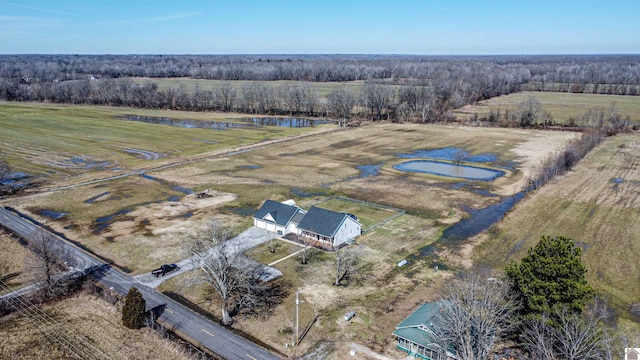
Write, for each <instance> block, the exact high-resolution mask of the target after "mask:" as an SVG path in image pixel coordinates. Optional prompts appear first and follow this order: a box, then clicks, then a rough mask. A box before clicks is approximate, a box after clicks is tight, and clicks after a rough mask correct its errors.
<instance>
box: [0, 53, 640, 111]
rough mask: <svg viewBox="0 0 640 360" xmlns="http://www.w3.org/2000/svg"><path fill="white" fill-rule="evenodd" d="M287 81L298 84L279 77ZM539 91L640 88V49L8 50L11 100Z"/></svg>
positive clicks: (257, 99) (352, 102)
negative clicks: (324, 87)
mask: <svg viewBox="0 0 640 360" xmlns="http://www.w3.org/2000/svg"><path fill="white" fill-rule="evenodd" d="M141 77H144V78H150V79H153V78H178V77H179V78H192V79H209V80H223V81H225V82H224V83H222V84H219V85H218V86H212V87H211V88H203V87H200V86H198V85H196V88H195V89H194V90H193V91H187V90H186V89H185V88H184V87H180V86H176V87H169V88H168V89H159V87H158V84H157V83H156V82H154V81H153V80H150V81H147V82H144V83H139V82H135V81H134V80H133V78H141ZM235 80H245V81H248V80H251V81H250V82H245V83H243V84H242V86H237V85H236V84H233V83H232V82H233V81H235ZM284 80H288V81H298V82H299V83H291V82H290V83H284V84H283V83H274V82H273V81H284ZM351 81H357V82H358V87H357V89H359V91H356V90H354V88H353V87H347V86H346V85H345V86H344V88H341V87H340V85H337V86H338V87H337V88H336V89H334V90H332V91H331V93H330V94H329V95H328V96H326V97H321V96H320V95H319V93H318V90H317V87H316V86H313V84H315V83H318V82H320V83H327V82H339V83H344V82H351ZM532 89H533V90H538V91H566V92H586V93H603V94H618V95H638V94H640V92H639V89H640V56H635V55H618V56H616V55H600V56H596V55H584V56H399V55H397V56H392V55H377V56H376V55H220V56H214V55H210V56H206V55H182V56H178V55H169V56H166V55H118V56H116V55H5V56H0V100H9V101H42V102H54V103H70V104H95V105H112V106H131V107H139V108H154V109H156V108H158V109H180V110H192V111H225V112H227V111H237V112H242V113H252V114H270V115H290V116H292V115H304V116H330V117H334V118H337V119H342V120H345V121H346V120H348V118H349V117H351V115H352V114H354V115H356V116H359V117H362V118H369V119H371V120H381V119H390V120H398V121H415V122H439V121H446V120H448V119H451V116H450V114H449V113H448V112H449V111H450V110H451V109H455V108H459V107H461V106H464V105H467V104H473V103H476V102H478V101H481V100H485V99H489V98H492V97H495V96H500V95H506V94H510V93H513V92H518V91H522V90H532ZM347 109H348V110H349V111H347Z"/></svg>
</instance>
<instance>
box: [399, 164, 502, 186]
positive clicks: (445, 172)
mask: <svg viewBox="0 0 640 360" xmlns="http://www.w3.org/2000/svg"><path fill="white" fill-rule="evenodd" d="M393 168H394V169H396V170H400V171H406V172H418V173H427V174H434V175H440V176H448V177H455V178H462V179H469V180H483V181H492V180H495V179H496V178H499V177H500V176H503V175H504V174H505V172H504V171H501V170H493V169H486V168H480V167H475V166H469V165H456V164H452V163H446V162H440V161H432V160H411V161H406V162H403V163H400V164H397V165H394V166H393Z"/></svg>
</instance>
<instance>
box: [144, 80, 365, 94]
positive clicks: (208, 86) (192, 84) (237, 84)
mask: <svg viewBox="0 0 640 360" xmlns="http://www.w3.org/2000/svg"><path fill="white" fill-rule="evenodd" d="M132 79H133V82H135V83H137V84H145V83H148V82H152V83H156V84H158V90H161V91H166V90H167V89H169V88H181V87H182V88H183V89H184V90H185V91H186V92H187V93H190V94H191V93H193V92H194V91H195V89H196V86H197V87H199V88H200V89H201V90H216V89H219V88H220V87H221V86H222V84H231V86H232V87H233V88H235V89H236V91H241V90H242V88H243V87H245V86H251V85H253V84H261V85H266V86H268V87H270V88H271V87H273V88H278V87H281V86H284V85H295V86H299V85H302V84H306V85H309V86H310V87H311V88H312V89H314V90H315V91H316V92H317V93H318V96H319V97H320V98H321V99H326V97H327V96H328V95H329V94H330V93H331V92H332V91H334V90H337V89H343V88H348V89H350V90H352V91H353V92H354V93H356V94H357V93H358V91H359V90H360V87H362V84H364V81H347V82H311V81H296V80H278V81H258V80H228V81H227V80H206V79H192V78H140V77H138V78H132Z"/></svg>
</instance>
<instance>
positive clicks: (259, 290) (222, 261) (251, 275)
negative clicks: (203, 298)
mask: <svg viewBox="0 0 640 360" xmlns="http://www.w3.org/2000/svg"><path fill="white" fill-rule="evenodd" d="M229 238H230V232H229V230H228V229H226V228H223V227H222V226H221V225H220V224H218V223H217V222H211V223H209V224H208V226H207V228H206V230H205V231H204V232H203V233H201V234H199V235H197V236H194V237H192V238H190V239H188V241H187V244H186V246H187V250H188V251H189V253H190V254H191V255H193V262H194V265H195V266H196V267H198V268H200V270H202V271H201V272H200V276H197V277H196V278H195V279H194V281H193V284H191V285H194V284H207V285H209V286H210V287H211V289H213V290H214V292H215V293H216V294H217V295H218V296H219V297H220V301H221V308H220V311H221V315H222V319H221V321H222V323H223V324H224V325H229V324H231V320H232V317H233V316H234V315H236V314H237V313H239V312H240V311H241V310H243V309H251V308H254V307H256V306H259V305H260V304H261V302H262V301H264V300H265V296H264V294H265V292H266V291H267V286H266V285H265V283H264V281H262V279H263V278H264V277H265V273H264V272H263V267H262V266H261V265H260V264H258V263H256V262H254V261H252V260H250V259H249V258H248V257H246V256H245V255H244V254H242V252H241V251H238V249H236V248H234V246H233V245H232V244H231V243H230V242H229Z"/></svg>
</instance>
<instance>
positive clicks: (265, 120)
mask: <svg viewBox="0 0 640 360" xmlns="http://www.w3.org/2000/svg"><path fill="white" fill-rule="evenodd" d="M118 118H119V119H121V120H125V121H137V122H144V123H148V124H159V125H168V126H175V127H181V128H187V129H212V130H227V129H255V128H259V127H263V126H276V127H295V128H300V127H313V126H316V125H320V124H328V123H330V122H331V121H328V120H311V119H303V118H279V117H250V118H242V119H239V121H238V122H234V121H206V120H195V119H173V118H168V117H156V116H142V115H125V116H119V117H118Z"/></svg>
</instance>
